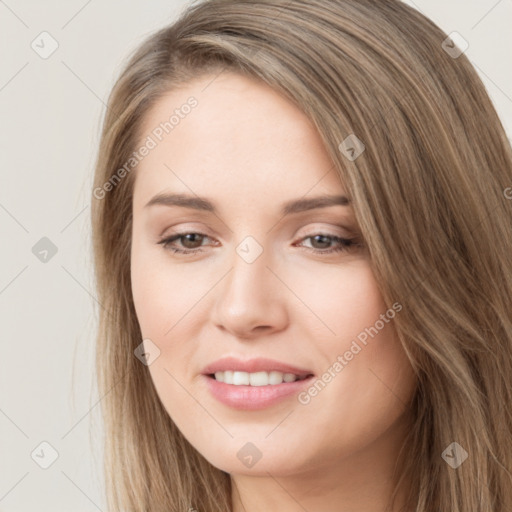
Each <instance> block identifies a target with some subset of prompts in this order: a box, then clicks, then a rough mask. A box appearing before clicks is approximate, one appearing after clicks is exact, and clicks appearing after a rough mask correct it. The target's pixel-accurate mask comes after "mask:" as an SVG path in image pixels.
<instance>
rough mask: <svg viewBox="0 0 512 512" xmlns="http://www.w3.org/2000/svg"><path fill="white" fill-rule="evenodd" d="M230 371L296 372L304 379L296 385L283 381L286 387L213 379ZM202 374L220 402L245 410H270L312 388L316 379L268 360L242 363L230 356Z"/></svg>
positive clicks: (310, 374)
mask: <svg viewBox="0 0 512 512" xmlns="http://www.w3.org/2000/svg"><path fill="white" fill-rule="evenodd" d="M226 370H233V371H240V372H248V373H254V372H258V371H267V372H271V371H278V372H282V373H293V374H295V375H298V376H299V377H301V378H302V379H301V380H296V381H295V382H283V383H282V384H275V385H274V384H269V385H268V386H235V385H233V384H226V383H225V382H218V381H216V380H215V379H214V378H212V377H210V375H211V374H213V373H215V372H218V371H226ZM202 373H203V378H204V379H205V380H206V384H207V386H208V389H209V391H210V393H211V394H212V395H213V396H214V397H215V398H216V399H217V400H219V401H220V402H221V403H223V404H225V405H228V406H230V407H233V408H235V409H242V410H259V409H264V408H265V407H270V406H271V405H274V404H275V403H277V402H279V401H281V400H284V399H285V398H287V397H289V396H291V395H296V394H298V393H299V392H300V391H301V390H302V389H304V388H305V387H307V386H309V385H310V383H311V380H312V379H313V377H314V376H313V374H312V372H310V371H307V370H303V369H301V368H297V367H295V366H290V365H288V364H284V363H280V362H279V361H274V360H272V359H264V358H258V359H250V360H248V361H241V360H239V359H236V358H233V357H226V358H223V359H219V360H218V361H215V362H214V363H212V364H210V365H208V366H207V367H206V368H204V369H203V372H202Z"/></svg>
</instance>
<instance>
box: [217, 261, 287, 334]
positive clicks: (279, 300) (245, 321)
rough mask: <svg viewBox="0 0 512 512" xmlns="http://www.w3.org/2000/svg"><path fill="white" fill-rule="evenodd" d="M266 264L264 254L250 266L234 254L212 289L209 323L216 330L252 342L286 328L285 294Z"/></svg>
mask: <svg viewBox="0 0 512 512" xmlns="http://www.w3.org/2000/svg"><path fill="white" fill-rule="evenodd" d="M269 263H270V264H271V262H270V261H269V258H267V255H266V252H265V251H263V253H262V254H261V255H260V256H259V257H258V258H257V259H256V260H255V261H253V262H252V263H248V262H247V261H246V260H244V258H242V257H240V256H239V254H237V253H235V254H234V257H233V259H232V266H231V269H230V270H229V271H228V273H227V275H226V276H225V277H224V278H223V279H222V281H221V283H219V285H218V287H216V288H217V297H216V298H215V299H216V300H215V302H214V304H215V305H214V309H213V318H212V320H213V322H214V324H215V325H216V326H217V327H218V328H219V329H221V330H223V331H227V332H229V333H230V334H232V335H233V336H235V337H237V338H245V339H253V338H255V337H258V336H261V335H266V336H268V335H269V334H271V333H273V332H277V331H280V330H282V329H284V328H285V327H286V325H287V323H288V320H289V314H288V309H287V299H288V296H287V294H286V292H287V290H286V287H285V285H284V284H283V282H282V281H281V280H280V279H279V278H278V277H276V275H277V274H278V272H279V271H278V270H277V271H276V269H275V268H271V267H270V266H269ZM288 294H290V292H289V291H288Z"/></svg>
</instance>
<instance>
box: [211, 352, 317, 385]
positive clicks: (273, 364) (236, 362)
mask: <svg viewBox="0 0 512 512" xmlns="http://www.w3.org/2000/svg"><path fill="white" fill-rule="evenodd" d="M226 370H233V371H237V372H247V373H254V372H272V371H275V372H281V373H293V374H294V375H297V376H298V377H300V378H303V377H307V376H308V375H312V374H313V372H311V371H309V370H304V369H303V368H297V367H296V366H291V365H289V364H286V363H282V362H280V361H276V360H274V359H266V358H263V357H258V358H256V359H248V360H246V361H243V360H241V359H237V358H236V357H223V358H222V359H218V360H217V361H215V362H213V363H212V364H209V365H208V366H206V367H205V368H203V370H202V372H201V373H202V374H203V375H211V374H213V373H215V372H224V371H226ZM287 384H289V383H287ZM228 385H229V384H228ZM262 387H266V386H262Z"/></svg>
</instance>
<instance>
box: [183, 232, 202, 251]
mask: <svg viewBox="0 0 512 512" xmlns="http://www.w3.org/2000/svg"><path fill="white" fill-rule="evenodd" d="M179 238H180V239H181V241H182V242H181V245H182V246H183V247H185V249H197V248H198V247H201V245H202V241H203V239H204V236H203V235H201V234H199V233H188V234H186V235H181V236H180V237H179ZM198 242H199V244H198Z"/></svg>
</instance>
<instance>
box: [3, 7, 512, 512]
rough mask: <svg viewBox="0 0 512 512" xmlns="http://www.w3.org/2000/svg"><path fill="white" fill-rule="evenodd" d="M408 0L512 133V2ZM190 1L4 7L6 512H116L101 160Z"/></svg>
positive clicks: (508, 131) (4, 482)
mask: <svg viewBox="0 0 512 512" xmlns="http://www.w3.org/2000/svg"><path fill="white" fill-rule="evenodd" d="M407 3H409V4H410V5H413V6H414V7H416V8H417V9H419V10H420V11H422V12H423V13H424V14H425V15H427V16H428V17H430V18H431V19H432V20H433V21H435V22H436V23H437V24H438V25H440V26H441V28H443V29H444V30H445V32H447V33H451V32H452V31H457V32H458V33H459V34H460V35H461V36H462V37H464V39H465V40H466V41H467V42H468V43H469V47H468V49H467V50H466V55H467V56H468V57H469V58H470V60H471V61H472V62H473V64H474V65H475V67H476V69H477V71H478V73H479V74H480V76H481V77H482V79H483V81H484V84H485V86H486V87H487V90H488V92H489V94H490V96H491V98H492V100H493V101H494V104H495V105H496V108H497V110H498V112H499V114H500V116H501V118H502V120H503V123H504V126H505V128H506V130H507V133H508V136H509V138H512V131H511V130H512V90H511V89H512V69H511V66H510V62H511V54H512V51H511V50H512V48H511V46H512V34H511V32H510V20H511V19H512V1H511V0H499V1H496V0H472V1H463V0H457V1H446V0H415V1H414V2H412V1H408V2H407ZM185 4H186V2H184V1H182V0H174V1H173V0H167V1H162V0H153V1H152V2H151V3H150V4H149V5H148V3H147V2H142V1H141V0H138V1H134V2H130V3H127V2H121V1H120V0H104V1H102V2H100V1H99V0H89V1H86V0H73V1H68V2H57V1H56V0H46V1H45V2H38V1H36V0H25V1H22V0H5V1H3V0H0V47H1V50H2V51H1V55H2V60H1V62H2V65H1V67H0V120H1V121H0V164H1V171H0V172H1V187H0V226H1V233H2V251H1V257H2V260H1V262H2V265H1V266H0V315H1V320H2V325H3V326H4V331H3V334H2V339H1V343H2V345H1V347H2V357H1V358H0V365H1V367H0V434H1V436H0V461H1V463H0V510H1V511H3V512H29V511H36V510H37V511H38V512H58V511H69V510H73V511H74V512H92V511H97V510H100V511H106V506H105V502H104V498H103V494H102V479H103V475H102V473H101V464H100V461H101V453H100V450H99V441H100V440H101V436H102V429H101V421H100V417H99V402H100V400H101V398H102V397H100V396H98V393H97V390H96V387H95V382H94V367H93V355H94V328H95V318H94V315H93V305H94V304H95V295H94V290H93V287H92V274H91V260H90V247H91V245H90V232H89V214H90V201H89V197H90V192H91V189H92V185H91V183H92V165H93V162H94V159H95V156H96V147H97V143H98V135H99V129H100V120H101V116H102V114H103V111H104V103H105V101H106V99H107V96H108V93H109V90H110V88H111V86H112V85H113V82H114V80H115V77H116V76H117V74H118V72H119V70H120V68H121V65H122V63H123V61H124V59H125V58H126V56H127V55H128V52H129V51H130V50H132V49H133V48H134V47H135V46H137V45H138V44H139V43H140V42H141V41H142V40H143V39H144V37H145V36H146V35H148V34H149V33H151V32H152V31H154V30H156V29H158V28H160V27H162V26H164V25H165V24H167V23H169V22H171V21H172V20H173V19H174V17H175V16H176V14H177V13H178V12H179V11H180V10H181V9H182V8H183V6H184V5H185ZM42 32H47V33H48V34H49V35H46V34H43V35H41V33H42ZM440 44H441V41H440ZM52 45H53V46H55V45H58V47H57V48H56V50H55V51H54V52H53V53H52V54H51V55H49V56H48V55H45V52H46V53H48V52H50V51H51V50H52V49H53V48H52ZM43 57H46V58H43ZM482 129H485V127H482ZM511 185H512V183H511ZM43 238H45V239H44V240H42V241H41V239H43ZM46 239H48V240H46ZM34 247H35V248H34ZM44 251H48V252H44ZM53 253H54V254H53ZM41 258H42V259H43V260H44V261H42V260H41ZM90 432H91V437H92V441H91V440H90V439H89V433H90ZM41 443H43V444H41ZM46 443H47V444H46ZM43 466H48V467H47V468H46V469H44V467H43Z"/></svg>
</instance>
